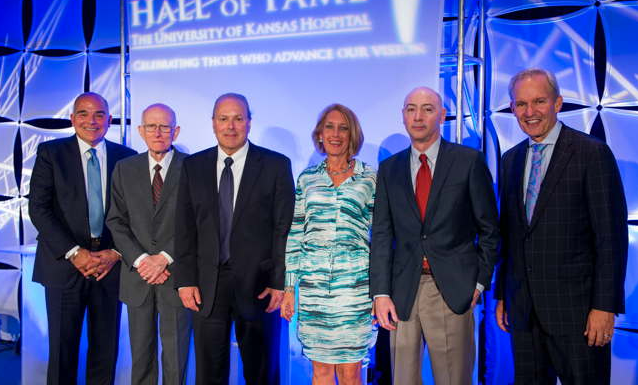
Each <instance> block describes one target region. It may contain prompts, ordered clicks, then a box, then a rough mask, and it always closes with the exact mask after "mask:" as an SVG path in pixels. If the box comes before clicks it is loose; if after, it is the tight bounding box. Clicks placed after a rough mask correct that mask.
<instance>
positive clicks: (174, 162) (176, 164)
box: [147, 150, 217, 213]
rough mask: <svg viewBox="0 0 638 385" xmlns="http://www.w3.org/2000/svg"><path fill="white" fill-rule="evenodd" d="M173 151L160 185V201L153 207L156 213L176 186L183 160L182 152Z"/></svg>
mask: <svg viewBox="0 0 638 385" xmlns="http://www.w3.org/2000/svg"><path fill="white" fill-rule="evenodd" d="M173 151H174V153H173V159H171V163H170V165H169V166H168V172H167V173H166V178H165V179H164V186H163V187H162V194H161V195H160V201H159V202H158V203H157V206H156V207H155V213H158V212H159V211H160V210H161V208H162V207H163V206H164V204H165V203H166V201H167V200H168V197H170V196H171V195H172V194H173V191H174V190H175V189H176V188H177V184H178V183H179V175H180V173H179V168H180V167H181V165H182V161H183V160H184V154H183V153H181V152H179V151H177V150H173ZM147 167H148V166H147ZM215 169H217V167H215ZM147 172H148V171H147Z"/></svg>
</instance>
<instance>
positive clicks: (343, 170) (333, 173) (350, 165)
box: [326, 159, 354, 175]
mask: <svg viewBox="0 0 638 385" xmlns="http://www.w3.org/2000/svg"><path fill="white" fill-rule="evenodd" d="M352 168H354V159H350V160H349V161H348V164H347V165H346V167H345V168H342V169H341V170H339V171H332V170H330V169H329V168H328V162H326V172H327V173H328V175H341V174H345V173H347V172H348V171H350V170H351V169H352Z"/></svg>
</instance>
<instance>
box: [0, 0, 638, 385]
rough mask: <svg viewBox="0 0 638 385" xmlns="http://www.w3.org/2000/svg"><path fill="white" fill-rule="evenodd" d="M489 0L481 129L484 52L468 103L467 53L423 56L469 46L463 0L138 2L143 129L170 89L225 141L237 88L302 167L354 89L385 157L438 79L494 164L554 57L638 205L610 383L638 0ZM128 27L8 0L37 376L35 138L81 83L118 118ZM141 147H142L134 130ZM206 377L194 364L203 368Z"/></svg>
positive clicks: (258, 128)
mask: <svg viewBox="0 0 638 385" xmlns="http://www.w3.org/2000/svg"><path fill="white" fill-rule="evenodd" d="M466 3H467V6H466V15H468V17H467V18H466V20H464V23H465V25H466V27H467V31H468V33H467V35H466V42H465V46H466V49H467V50H468V51H469V53H470V54H472V53H475V52H476V49H477V45H476V41H477V38H478V29H477V25H478V23H477V17H476V14H475V13H474V11H475V9H476V6H477V2H476V1H473V0H468V1H466ZM485 3H486V7H487V16H488V17H487V25H486V30H487V40H488V47H487V55H488V57H487V60H486V67H487V74H488V81H487V94H486V106H487V107H486V111H485V112H486V114H487V117H488V119H487V131H486V135H485V137H484V138H481V137H480V135H479V134H478V133H477V132H476V131H475V130H474V129H473V125H472V123H473V122H474V121H475V115H472V114H473V113H474V114H475V112H476V108H477V104H476V98H475V97H476V92H477V91H476V86H475V79H476V78H477V70H476V67H474V66H471V65H468V67H467V68H466V71H465V72H466V74H467V82H466V93H467V95H469V96H470V97H473V99H474V100H473V101H472V102H471V103H468V104H467V105H466V106H465V109H464V110H463V113H462V114H457V111H456V110H457V108H456V102H455V97H454V92H455V82H456V78H455V76H456V71H455V67H454V61H453V60H449V59H445V60H442V61H441V65H440V69H437V68H438V63H439V62H438V60H436V59H426V57H427V56H426V55H430V54H433V53H435V52H437V51H439V52H442V53H454V52H455V51H456V23H457V22H458V21H457V13H458V12H457V6H456V1H455V0H445V1H443V0H441V1H429V0H427V1H426V0H420V1H419V0H394V1H390V0H387V1H381V0H263V1H256V0H252V1H248V0H137V1H129V2H128V4H127V6H128V12H129V16H130V20H129V21H130V22H131V24H132V25H131V32H132V35H131V39H130V44H131V52H132V60H131V63H130V64H131V71H132V78H131V86H132V95H131V98H132V103H133V116H132V117H131V118H132V123H133V127H135V125H137V124H138V122H139V115H140V112H141V109H142V108H143V107H144V106H145V105H147V104H150V103H152V102H156V101H162V102H166V103H168V104H170V105H172V106H173V107H175V109H176V110H177V112H178V118H179V121H180V124H181V125H182V127H183V132H182V136H181V137H180V140H179V141H178V144H179V145H181V146H182V147H183V148H185V149H187V150H188V151H190V152H194V151H197V150H200V149H202V148H204V147H208V146H210V145H214V144H215V142H214V138H213V135H212V129H211V123H210V116H211V112H212V102H213V99H214V98H215V97H216V96H217V95H219V94H220V93H223V92H228V91H236V92H241V93H244V94H246V96H247V97H248V98H249V100H250V101H251V102H252V107H253V112H254V122H253V132H252V133H251V138H252V140H253V141H255V142H256V143H258V144H262V145H265V146H268V147H271V148H273V149H275V150H278V151H280V152H283V153H284V154H286V155H288V156H289V157H291V159H292V160H293V162H294V171H295V173H299V172H300V171H301V169H303V168H304V167H305V166H306V165H307V164H309V163H314V162H316V161H317V160H319V159H320V158H319V156H318V155H317V154H315V153H313V150H312V147H311V144H310V138H309V133H310V130H311V129H312V127H313V125H314V122H315V119H316V116H317V114H318V112H319V110H321V108H323V107H324V106H325V105H327V104H328V103H331V102H342V103H344V104H346V105H348V106H349V107H352V108H353V109H354V111H355V112H356V113H357V114H358V115H359V116H360V118H361V120H362V124H363V129H364V132H365V134H366V145H365V146H364V148H363V150H362V154H361V158H362V159H363V160H365V161H368V162H370V163H372V164H373V165H375V166H376V164H377V163H378V161H379V160H382V159H384V158H385V157H387V156H389V155H390V154H392V153H394V152H396V151H398V150H401V149H402V148H404V147H405V146H406V145H407V143H408V141H407V138H406V136H405V135H404V133H403V129H402V126H401V116H400V107H401V103H402V98H403V96H404V95H405V93H406V92H407V91H408V90H409V89H410V88H411V87H413V86H415V85H418V84H427V85H436V84H437V82H438V86H439V88H440V90H441V91H442V93H443V94H444V95H443V96H444V104H445V106H446V108H447V109H448V111H449V112H450V118H449V120H448V122H447V123H446V125H445V127H444V136H445V137H446V138H448V139H452V140H454V139H455V137H454V133H453V132H454V129H453V127H454V123H455V121H454V119H455V118H456V115H460V116H459V118H461V117H462V118H463V120H464V123H465V125H464V126H465V128H466V130H465V131H464V133H463V142H464V143H465V144H467V145H470V146H479V145H480V144H481V143H482V144H484V148H485V151H486V156H487V158H488V161H489V163H490V167H491V168H492V170H493V171H495V170H496V169H497V168H498V159H499V157H500V154H501V153H502V152H504V151H505V150H507V149H509V148H510V147H511V146H513V145H515V144H516V143H518V142H519V141H520V140H521V139H522V138H523V136H522V134H521V132H520V129H519V128H518V126H517V124H516V122H515V119H514V118H513V116H512V114H511V111H510V110H509V108H508V105H507V104H508V96H507V82H508V80H509V77H510V76H511V75H512V74H514V73H515V72H517V71H518V70H519V69H522V68H524V67H529V66H542V67H545V68H548V69H551V70H552V71H554V72H555V73H556V74H557V77H558V80H559V83H560V85H561V87H562V93H563V96H564V97H565V101H566V102H567V103H566V104H565V106H564V110H563V112H562V113H561V114H560V118H561V119H562V120H564V121H565V122H567V123H568V124H570V125H571V126H573V127H576V128H579V129H581V130H583V131H585V132H588V133H591V134H592V135H595V136H597V137H599V138H601V139H602V140H605V141H606V142H607V143H608V144H609V145H610V147H611V148H612V150H613V152H614V154H615V156H616V158H617V160H618V165H619V168H620V171H621V174H622V177H623V182H624V185H625V192H626V194H627V201H628V206H629V213H630V217H629V223H628V226H629V237H630V250H629V262H628V268H627V279H626V284H625V286H626V296H627V314H625V315H621V316H620V317H619V318H618V320H617V323H616V326H617V331H616V336H615V338H614V341H613V346H612V352H613V366H612V383H613V384H636V383H638V357H637V356H638V355H637V354H636V347H637V346H638V226H637V225H638V189H637V188H636V184H637V183H638V150H637V148H638V146H636V145H635V143H636V142H637V141H638V130H637V129H636V127H638V86H637V84H638V61H637V60H636V53H635V52H636V51H635V48H634V47H635V42H634V41H633V40H634V33H635V31H634V30H635V26H636V22H637V21H638V2H637V1H594V0H544V1H542V2H539V1H536V0H486V1H485ZM441 5H443V8H444V10H443V18H442V21H443V23H442V26H441V24H438V23H439V22H440V21H441V17H440V13H438V11H436V12H435V11H429V10H428V9H429V7H434V8H435V9H436V8H437V6H441ZM431 17H434V18H435V19H434V23H436V24H438V25H439V27H438V29H437V30H435V31H431V32H427V31H426V30H425V29H424V26H427V23H428V20H430V19H429V18H431ZM436 18H438V19H436ZM439 35H441V38H440V41H441V43H440V45H439V44H438V43H437V42H438V41H439ZM119 38H120V37H119V1H113V0H51V1H42V0H21V1H17V0H0V263H3V264H2V265H0V267H2V268H5V267H8V268H12V267H13V268H17V270H18V271H22V275H23V276H24V279H23V281H22V284H23V299H24V309H25V310H24V311H23V313H22V320H21V321H22V324H23V329H22V332H23V361H25V363H24V364H23V380H25V383H39V382H41V380H37V381H36V382H33V381H32V382H28V381H26V380H27V379H34V378H40V379H41V378H43V376H44V371H43V368H45V367H46V366H45V362H46V316H45V313H44V301H43V297H42V289H41V287H40V286H39V285H37V284H33V283H31V282H30V271H31V266H32V262H33V260H32V257H29V256H28V254H29V251H30V249H26V250H25V255H27V256H25V257H24V258H23V263H21V261H20V258H16V255H17V254H16V252H15V251H16V250H19V247H20V245H27V244H33V243H35V237H36V235H37V234H36V232H35V230H34V228H33V226H32V225H31V223H30V220H29V218H28V214H27V211H26V207H27V202H28V193H29V188H28V186H29V178H30V171H31V168H32V166H33V162H34V157H35V149H36V147H37V145H38V144H39V143H40V142H42V141H44V140H47V139H51V138H54V137H60V136H67V135H69V134H70V133H72V131H73V130H72V129H71V128H70V121H69V113H70V110H71V104H72V101H73V98H74V97H75V96H76V95H77V94H78V93H80V92H82V91H88V90H91V91H95V92H99V93H101V94H103V95H105V96H106V98H107V100H108V101H109V103H110V104H111V112H112V113H113V115H114V117H115V124H119V118H120V115H121V111H120V107H119V106H120V105H119V84H120V83H119V81H120V80H119V51H120V47H119ZM153 79H155V80H153ZM118 131H119V130H118V127H116V126H114V127H112V129H111V131H110V132H109V134H108V138H109V139H111V140H118V139H119V132H118ZM131 145H132V146H133V147H135V148H137V149H140V148H141V144H140V142H139V140H138V138H137V134H136V133H135V131H133V132H132V135H131ZM9 276H11V277H13V278H11V282H12V283H15V282H16V281H15V279H14V278H15V277H16V276H17V275H16V274H6V275H2V277H9ZM7 282H8V281H6V280H4V278H3V281H2V283H1V285H3V289H5V288H7V286H9V285H10V283H7ZM0 292H2V293H4V292H11V290H0ZM15 294H16V295H17V293H15ZM486 299H487V301H486V304H485V307H484V308H482V309H479V311H478V315H479V317H480V318H479V320H480V321H481V322H480V325H479V327H478V335H479V346H478V349H479V361H478V365H477V371H478V374H477V382H481V383H485V384H506V383H509V382H511V381H512V378H513V377H512V367H511V352H510V350H509V349H510V347H509V341H508V338H507V336H506V335H505V334H504V333H502V332H501V331H500V330H498V329H497V327H496V325H495V324H494V318H493V307H494V302H493V301H492V300H490V295H489V293H488V295H487V297H486ZM124 315H125V314H124ZM122 321H123V323H124V324H123V330H122V344H121V345H122V348H121V352H120V363H119V365H118V381H122V382H123V383H126V382H127V379H126V378H127V373H128V370H127V368H126V365H127V364H128V363H129V362H130V353H129V352H128V347H127V344H128V339H127V337H126V334H125V333H126V326H125V323H126V317H125V316H124V317H123V320H122ZM16 325H18V322H17V319H16V317H15V315H14V316H11V315H2V314H0V338H2V339H12V338H17V336H18V334H19V331H20V329H19V328H17V327H16ZM290 336H292V337H294V330H291V333H290ZM290 343H291V347H292V348H291V351H292V354H291V355H288V352H287V351H286V352H284V355H285V356H286V357H290V360H289V361H288V362H290V363H292V365H291V366H286V367H285V368H284V370H285V371H286V373H288V375H287V376H285V378H286V383H303V382H302V380H301V379H302V378H303V377H304V376H305V375H306V374H307V365H306V366H304V364H303V362H304V361H303V358H302V357H300V356H299V350H298V345H295V344H296V342H295V340H294V338H291V339H290ZM82 349H86V345H83V347H82ZM377 358H378V357H377ZM375 364H376V365H377V368H376V371H375V372H373V373H371V374H372V375H371V376H370V377H369V379H370V380H372V379H373V378H375V379H377V380H380V383H383V380H384V379H387V369H388V368H387V367H384V363H383V362H379V361H377V362H375ZM236 369H237V367H235V370H236ZM381 369H385V372H383V370H381ZM234 373H235V374H236V372H234ZM192 375H193V372H192V368H191V372H190V373H189V376H190V377H189V378H191V379H192ZM80 380H81V381H83V378H82V376H81V377H80ZM303 381H307V379H304V380H303ZM426 382H427V378H426Z"/></svg>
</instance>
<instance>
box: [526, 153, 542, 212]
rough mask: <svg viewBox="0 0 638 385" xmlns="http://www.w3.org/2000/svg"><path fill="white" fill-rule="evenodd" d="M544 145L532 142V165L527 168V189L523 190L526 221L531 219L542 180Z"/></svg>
mask: <svg viewBox="0 0 638 385" xmlns="http://www.w3.org/2000/svg"><path fill="white" fill-rule="evenodd" d="M546 147H547V144H532V165H531V167H530V170H529V180H528V182H527V191H526V192H525V213H526V214H527V222H528V223H529V222H531V221H532V215H533V214H534V207H536V200H537V199H538V193H539V192H540V191H541V183H542V182H543V178H542V175H541V166H542V164H543V151H544V150H545V148H546Z"/></svg>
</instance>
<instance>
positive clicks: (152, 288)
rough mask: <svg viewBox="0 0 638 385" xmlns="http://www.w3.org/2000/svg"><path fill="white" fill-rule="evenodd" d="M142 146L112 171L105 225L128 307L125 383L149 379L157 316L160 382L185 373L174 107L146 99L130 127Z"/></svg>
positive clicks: (186, 316)
mask: <svg viewBox="0 0 638 385" xmlns="http://www.w3.org/2000/svg"><path fill="white" fill-rule="evenodd" d="M138 129H139V133H140V136H141V137H142V139H144V141H145V142H146V145H147V146H148V151H147V152H146V153H142V154H139V155H137V156H134V157H131V158H129V159H127V160H126V162H120V163H118V164H117V165H116V167H115V171H114V172H113V184H112V188H111V194H112V195H111V209H110V211H109V214H108V219H107V225H108V227H109V229H110V230H111V232H112V233H113V239H114V240H115V244H116V245H117V247H118V250H120V251H121V253H122V261H123V263H122V271H121V278H120V299H121V300H122V301H123V302H124V303H126V305H127V307H128V318H129V336H130V341H131V355H132V361H133V368H132V372H131V383H132V384H157V383H158V363H157V318H158V315H159V316H160V322H159V329H160V330H159V332H160V337H161V340H162V382H163V383H164V384H181V383H184V381H185V375H184V372H185V367H186V361H187V357H188V347H189V337H190V330H191V314H190V310H188V309H185V308H184V307H183V306H182V302H181V301H180V299H179V296H178V295H177V292H176V291H175V289H173V278H172V277H171V264H172V263H173V257H172V256H173V255H174V249H173V244H174V240H175V239H174V238H175V225H174V221H173V218H174V215H175V202H176V200H177V186H178V182H179V179H180V173H181V168H182V160H183V159H184V157H185V154H183V153H181V152H179V151H177V150H176V149H174V148H173V145H172V144H173V141H174V140H175V139H176V138H177V135H178V134H179V130H180V128H179V126H177V125H176V118H175V112H174V111H173V110H172V109H171V108H170V107H168V106H166V105H164V104H153V105H151V106H149V107H147V108H146V110H144V112H143V113H142V124H141V125H140V126H139V127H138Z"/></svg>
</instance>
